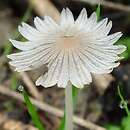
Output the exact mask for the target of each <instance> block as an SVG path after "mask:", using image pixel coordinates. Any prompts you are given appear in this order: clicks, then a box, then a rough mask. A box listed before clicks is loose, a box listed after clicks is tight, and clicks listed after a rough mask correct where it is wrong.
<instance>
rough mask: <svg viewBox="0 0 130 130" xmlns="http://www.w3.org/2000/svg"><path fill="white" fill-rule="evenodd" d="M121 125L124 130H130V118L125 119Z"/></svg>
mask: <svg viewBox="0 0 130 130" xmlns="http://www.w3.org/2000/svg"><path fill="white" fill-rule="evenodd" d="M121 124H122V129H123V130H130V116H129V117H125V118H123V120H122V122H121Z"/></svg>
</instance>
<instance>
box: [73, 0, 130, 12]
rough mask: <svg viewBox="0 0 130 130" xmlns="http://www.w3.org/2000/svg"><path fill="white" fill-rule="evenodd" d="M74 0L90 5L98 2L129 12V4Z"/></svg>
mask: <svg viewBox="0 0 130 130" xmlns="http://www.w3.org/2000/svg"><path fill="white" fill-rule="evenodd" d="M74 1H83V2H86V3H89V4H92V5H95V4H99V3H100V4H101V5H103V6H106V7H109V8H112V9H117V10H121V11H125V12H130V6H126V5H122V4H120V3H115V2H111V1H105V0H74Z"/></svg>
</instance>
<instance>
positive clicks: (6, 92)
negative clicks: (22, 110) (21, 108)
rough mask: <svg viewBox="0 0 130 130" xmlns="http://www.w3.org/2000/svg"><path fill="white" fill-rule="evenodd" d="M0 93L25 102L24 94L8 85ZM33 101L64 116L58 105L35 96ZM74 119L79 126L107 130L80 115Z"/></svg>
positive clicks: (2, 87) (94, 129)
mask: <svg viewBox="0 0 130 130" xmlns="http://www.w3.org/2000/svg"><path fill="white" fill-rule="evenodd" d="M0 93H1V94H3V95H6V96H9V97H12V98H14V99H16V100H19V101H22V102H24V99H23V96H22V95H21V94H19V93H17V92H14V91H12V90H10V89H8V88H7V87H6V86H3V85H0ZM30 99H31V101H32V103H33V104H34V105H35V106H37V107H38V108H39V109H41V110H43V111H46V112H48V113H51V114H53V115H55V116H57V117H63V116H64V112H63V111H62V110H60V109H58V108H56V107H53V106H51V105H49V104H47V103H43V102H41V101H38V100H36V99H34V98H30ZM73 120H74V122H75V123H76V124H78V125H79V126H82V127H84V128H87V129H90V130H106V129H105V128H103V127H101V126H98V125H96V124H94V123H92V122H90V121H87V120H84V119H82V118H80V117H78V116H73Z"/></svg>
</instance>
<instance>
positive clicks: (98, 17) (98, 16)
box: [96, 4, 101, 21]
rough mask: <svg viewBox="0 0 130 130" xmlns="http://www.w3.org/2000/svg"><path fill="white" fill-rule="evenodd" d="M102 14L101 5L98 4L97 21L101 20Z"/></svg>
mask: <svg viewBox="0 0 130 130" xmlns="http://www.w3.org/2000/svg"><path fill="white" fill-rule="evenodd" d="M100 13H101V7H100V4H98V7H97V9H96V14H97V21H99V20H100Z"/></svg>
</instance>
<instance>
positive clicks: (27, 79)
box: [20, 72, 42, 100]
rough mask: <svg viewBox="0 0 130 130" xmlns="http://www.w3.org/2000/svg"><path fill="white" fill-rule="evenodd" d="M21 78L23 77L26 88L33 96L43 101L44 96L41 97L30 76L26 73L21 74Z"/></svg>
mask: <svg viewBox="0 0 130 130" xmlns="http://www.w3.org/2000/svg"><path fill="white" fill-rule="evenodd" d="M20 76H21V77H22V80H23V82H24V83H25V85H26V87H27V88H28V89H29V92H30V93H31V95H32V96H33V97H34V98H36V99H37V100H42V96H41V95H40V93H39V91H38V90H37V88H36V86H35V85H34V83H33V82H32V80H31V79H30V77H29V76H28V74H27V73H26V72H21V73H20Z"/></svg>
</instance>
